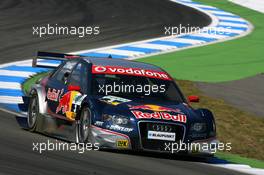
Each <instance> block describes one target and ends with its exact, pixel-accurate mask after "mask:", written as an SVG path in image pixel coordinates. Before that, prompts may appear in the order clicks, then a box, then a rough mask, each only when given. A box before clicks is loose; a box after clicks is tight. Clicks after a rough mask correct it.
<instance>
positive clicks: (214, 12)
mask: <svg viewBox="0 0 264 175" xmlns="http://www.w3.org/2000/svg"><path fill="white" fill-rule="evenodd" d="M207 12H210V13H213V14H217V15H232V16H236V15H234V14H233V13H230V12H225V11H217V10H207Z"/></svg>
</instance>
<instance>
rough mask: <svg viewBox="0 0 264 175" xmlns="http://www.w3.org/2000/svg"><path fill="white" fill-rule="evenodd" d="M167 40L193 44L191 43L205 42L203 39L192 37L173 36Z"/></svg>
mask: <svg viewBox="0 0 264 175" xmlns="http://www.w3.org/2000/svg"><path fill="white" fill-rule="evenodd" d="M167 41H174V42H180V43H186V44H193V45H195V44H202V43H205V41H201V40H192V39H186V38H174V39H168V40H167Z"/></svg>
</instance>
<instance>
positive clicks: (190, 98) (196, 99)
mask: <svg viewBox="0 0 264 175" xmlns="http://www.w3.org/2000/svg"><path fill="white" fill-rule="evenodd" d="M188 100H189V102H195V103H198V102H199V101H200V99H199V97H198V96H196V95H190V96H188Z"/></svg>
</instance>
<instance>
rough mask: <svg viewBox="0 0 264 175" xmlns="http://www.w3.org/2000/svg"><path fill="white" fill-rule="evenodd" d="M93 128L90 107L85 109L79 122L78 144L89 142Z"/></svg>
mask: <svg viewBox="0 0 264 175" xmlns="http://www.w3.org/2000/svg"><path fill="white" fill-rule="evenodd" d="M90 126H91V111H90V109H89V108H88V107H83V109H82V110H81V114H80V118H79V120H78V121H77V128H76V129H77V140H76V141H77V143H86V142H88V139H89V136H90Z"/></svg>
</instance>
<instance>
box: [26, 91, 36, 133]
mask: <svg viewBox="0 0 264 175" xmlns="http://www.w3.org/2000/svg"><path fill="white" fill-rule="evenodd" d="M38 117H39V102H38V95H37V94H32V97H30V101H29V106H28V117H27V124H28V130H29V131H31V132H34V131H35V130H36V128H37V122H38Z"/></svg>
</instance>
